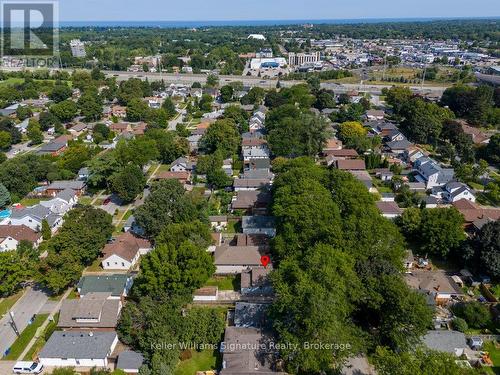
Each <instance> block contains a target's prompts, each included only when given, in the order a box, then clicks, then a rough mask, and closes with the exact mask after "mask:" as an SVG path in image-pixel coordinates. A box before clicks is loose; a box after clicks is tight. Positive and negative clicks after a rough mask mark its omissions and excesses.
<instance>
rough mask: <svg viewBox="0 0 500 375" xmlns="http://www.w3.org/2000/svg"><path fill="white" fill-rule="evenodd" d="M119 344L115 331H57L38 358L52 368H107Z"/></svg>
mask: <svg viewBox="0 0 500 375" xmlns="http://www.w3.org/2000/svg"><path fill="white" fill-rule="evenodd" d="M117 343H118V336H117V335H116V332H114V331H111V332H91V331H55V332H54V333H53V334H52V336H50V338H49V340H48V341H47V343H46V344H45V346H44V347H43V349H42V350H41V351H40V353H39V354H38V358H39V360H40V363H41V364H42V365H44V366H50V367H89V368H92V367H97V368H101V367H107V366H108V358H109V356H110V355H111V353H113V350H114V349H115V347H116V344H117Z"/></svg>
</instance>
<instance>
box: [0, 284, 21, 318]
mask: <svg viewBox="0 0 500 375" xmlns="http://www.w3.org/2000/svg"><path fill="white" fill-rule="evenodd" d="M22 295H23V291H22V290H20V291H19V292H17V293H16V294H13V295H11V296H9V297H5V298H4V299H2V301H1V302H0V317H2V316H3V315H4V314H6V313H7V312H8V311H9V310H10V309H11V307H12V306H14V304H15V303H16V302H17V300H18V299H19V298H21V296H22Z"/></svg>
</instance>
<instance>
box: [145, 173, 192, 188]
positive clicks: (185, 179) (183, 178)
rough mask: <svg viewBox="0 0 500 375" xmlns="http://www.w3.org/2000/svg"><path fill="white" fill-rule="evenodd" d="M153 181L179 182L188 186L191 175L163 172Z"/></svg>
mask: <svg viewBox="0 0 500 375" xmlns="http://www.w3.org/2000/svg"><path fill="white" fill-rule="evenodd" d="M153 180H155V181H161V180H177V181H179V182H180V183H181V184H183V185H186V184H188V183H189V182H190V181H191V173H190V172H170V171H163V172H159V173H157V174H156V175H155V176H154V177H153Z"/></svg>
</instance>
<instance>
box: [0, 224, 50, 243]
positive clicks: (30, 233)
mask: <svg viewBox="0 0 500 375" xmlns="http://www.w3.org/2000/svg"><path fill="white" fill-rule="evenodd" d="M41 236H42V235H41V234H40V233H37V232H35V231H34V230H33V229H31V228H29V227H27V226H26V225H0V238H7V237H11V238H14V239H15V240H16V241H19V242H20V241H29V242H37V241H38V240H39V239H40V237H41Z"/></svg>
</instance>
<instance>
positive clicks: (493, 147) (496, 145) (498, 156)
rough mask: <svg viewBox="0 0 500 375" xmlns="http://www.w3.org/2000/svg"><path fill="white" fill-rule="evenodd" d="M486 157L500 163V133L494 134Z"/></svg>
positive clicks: (487, 147)
mask: <svg viewBox="0 0 500 375" xmlns="http://www.w3.org/2000/svg"><path fill="white" fill-rule="evenodd" d="M485 155H486V158H487V159H488V160H489V161H490V162H492V163H494V164H497V165H500V134H499V133H497V134H494V135H493V136H492V137H491V138H490V142H489V143H488V145H487V146H486V150H485Z"/></svg>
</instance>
